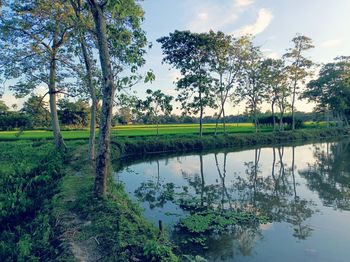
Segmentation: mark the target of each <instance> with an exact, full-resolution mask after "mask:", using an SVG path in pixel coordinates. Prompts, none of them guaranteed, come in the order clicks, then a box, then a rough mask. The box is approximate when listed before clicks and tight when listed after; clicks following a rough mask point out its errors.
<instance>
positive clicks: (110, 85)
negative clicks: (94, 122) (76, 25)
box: [89, 0, 116, 198]
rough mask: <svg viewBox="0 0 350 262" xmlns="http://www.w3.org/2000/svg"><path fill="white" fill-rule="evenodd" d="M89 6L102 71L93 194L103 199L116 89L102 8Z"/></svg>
mask: <svg viewBox="0 0 350 262" xmlns="http://www.w3.org/2000/svg"><path fill="white" fill-rule="evenodd" d="M89 5H90V8H91V12H92V15H93V18H94V22H95V28H96V34H97V43H98V49H99V57H100V63H101V69H102V76H103V81H102V95H103V96H102V97H103V98H102V115H101V120H100V132H99V138H98V151H97V157H96V178H95V185H94V194H95V196H96V197H99V198H100V197H104V196H105V194H106V191H107V176H108V166H109V158H110V135H111V121H112V116H113V115H112V108H113V99H114V96H115V90H116V87H115V85H114V79H113V78H114V77H113V71H112V65H111V61H110V54H109V49H108V43H107V29H106V20H105V17H104V13H103V10H102V7H101V6H100V5H99V4H98V3H97V2H96V1H95V0H89Z"/></svg>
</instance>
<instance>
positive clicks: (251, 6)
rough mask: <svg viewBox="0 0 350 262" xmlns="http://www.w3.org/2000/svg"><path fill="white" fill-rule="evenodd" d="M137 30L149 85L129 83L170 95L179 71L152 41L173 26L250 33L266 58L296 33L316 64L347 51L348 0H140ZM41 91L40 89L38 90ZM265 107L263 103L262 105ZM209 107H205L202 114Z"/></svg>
mask: <svg viewBox="0 0 350 262" xmlns="http://www.w3.org/2000/svg"><path fill="white" fill-rule="evenodd" d="M142 6H143V8H144V10H145V21H144V23H143V28H144V30H145V31H146V33H147V37H148V40H149V41H150V42H152V44H153V46H152V49H151V50H149V51H148V54H147V55H146V57H145V58H146V61H147V63H146V65H145V67H144V69H143V70H144V71H147V70H148V69H152V70H153V71H154V73H155V75H156V80H155V81H154V82H153V83H152V84H147V85H145V84H139V85H137V86H135V90H136V92H137V93H138V94H139V95H141V96H142V94H144V93H145V90H146V89H148V88H151V89H154V90H155V89H161V90H162V91H164V92H165V93H167V94H171V95H173V96H176V95H177V93H176V91H175V84H174V80H175V79H176V77H178V76H179V73H178V72H177V71H176V70H174V69H171V67H170V66H169V65H168V64H162V51H161V48H160V45H159V44H158V43H157V42H156V39H158V38H160V37H162V36H166V35H168V34H169V33H170V32H173V31H174V30H191V31H193V32H205V31H209V30H210V29H212V30H215V31H216V30H220V31H223V32H225V33H228V34H233V35H234V36H239V35H244V34H247V33H249V34H252V35H254V36H255V39H254V43H255V44H256V45H258V46H260V47H261V50H262V51H263V52H264V54H265V55H266V56H268V57H271V58H278V57H280V56H281V55H282V54H283V53H284V52H285V50H286V49H287V48H289V47H292V43H291V39H292V38H293V37H294V36H295V35H296V34H297V33H299V34H303V35H306V36H308V37H310V38H311V39H312V40H313V42H314V45H315V48H314V49H313V50H312V51H310V52H308V53H307V54H306V55H307V56H308V57H310V58H311V59H312V60H313V61H315V62H317V63H327V62H331V61H332V60H333V58H335V57H336V56H339V55H350V0H332V1H331V0H144V1H143V3H142ZM38 92H39V93H41V92H44V88H41V89H39V91H38ZM2 99H3V100H5V102H6V103H7V104H8V105H12V104H13V103H17V104H18V105H19V106H20V105H21V103H22V102H23V100H22V101H15V100H14V98H13V96H12V94H11V93H9V92H7V93H5V95H4V96H3V98H2ZM264 107H265V109H266V108H267V106H266V105H265V106H264ZM312 107H313V105H312V104H307V103H306V102H298V103H297V109H298V110H300V111H311V110H312ZM243 110H244V105H241V106H235V107H234V106H233V105H231V104H230V105H227V108H226V111H227V113H228V114H235V113H237V112H242V111H243ZM175 113H179V110H176V109H175ZM213 113H214V111H213V110H206V114H207V115H211V114H213Z"/></svg>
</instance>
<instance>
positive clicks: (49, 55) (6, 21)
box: [0, 0, 72, 149]
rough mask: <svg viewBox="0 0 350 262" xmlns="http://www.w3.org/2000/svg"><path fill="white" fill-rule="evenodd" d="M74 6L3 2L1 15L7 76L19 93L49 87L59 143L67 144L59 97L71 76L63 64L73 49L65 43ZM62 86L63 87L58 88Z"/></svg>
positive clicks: (1, 46)
mask: <svg viewBox="0 0 350 262" xmlns="http://www.w3.org/2000/svg"><path fill="white" fill-rule="evenodd" d="M71 12H72V10H71V8H69V6H68V5H66V4H65V3H64V1H59V0H54V1H44V0H38V1H29V0H24V1H22V0H21V1H17V0H16V1H10V0H9V1H3V6H2V14H1V16H0V19H1V20H0V21H1V22H0V52H1V53H0V56H1V58H2V59H1V62H0V63H1V66H2V68H3V70H2V72H1V75H2V76H3V77H4V78H5V79H15V80H16V83H15V84H14V85H12V86H11V89H13V90H14V91H15V92H16V93H17V95H18V96H24V95H27V94H29V93H30V92H31V91H32V90H33V89H35V88H36V87H37V86H39V85H43V84H44V85H47V86H48V94H49V97H50V113H51V122H52V129H53V133H54V139H55V145H56V148H57V149H62V148H64V147H65V145H64V142H63V138H62V135H61V131H60V126H59V121H58V115H57V107H56V100H57V94H58V93H59V92H61V91H62V90H63V89H65V87H66V84H67V83H65V79H66V77H67V76H68V75H67V71H65V70H64V68H65V65H64V64H63V63H62V60H63V58H64V57H67V56H68V55H69V54H68V51H69V50H64V48H63V47H64V45H65V43H66V42H67V41H68V39H69V35H70V32H71V30H72V25H71V23H70V19H68V16H69V14H70V13H71ZM58 86H59V87H58Z"/></svg>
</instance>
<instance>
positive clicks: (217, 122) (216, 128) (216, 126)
mask: <svg viewBox="0 0 350 262" xmlns="http://www.w3.org/2000/svg"><path fill="white" fill-rule="evenodd" d="M221 114H222V108H221V109H220V113H219V115H218V117H217V118H216V124H215V135H217V133H218V126H219V120H220V118H221Z"/></svg>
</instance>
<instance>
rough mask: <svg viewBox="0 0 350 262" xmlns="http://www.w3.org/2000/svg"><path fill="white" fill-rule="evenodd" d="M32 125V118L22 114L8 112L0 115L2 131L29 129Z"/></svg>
mask: <svg viewBox="0 0 350 262" xmlns="http://www.w3.org/2000/svg"><path fill="white" fill-rule="evenodd" d="M31 126H32V123H31V120H30V118H29V117H28V116H27V115H25V114H22V113H18V112H7V113H6V114H1V115H0V130H7V131H8V130H13V129H18V128H19V129H28V128H31Z"/></svg>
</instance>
